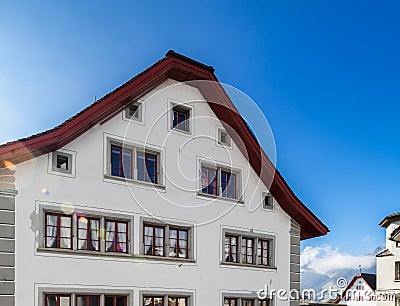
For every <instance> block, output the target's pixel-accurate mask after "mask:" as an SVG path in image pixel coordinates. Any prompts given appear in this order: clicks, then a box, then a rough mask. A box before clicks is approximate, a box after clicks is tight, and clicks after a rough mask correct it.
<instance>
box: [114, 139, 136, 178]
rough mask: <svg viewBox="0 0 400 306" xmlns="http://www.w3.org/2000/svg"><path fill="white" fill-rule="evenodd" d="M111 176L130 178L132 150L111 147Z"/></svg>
mask: <svg viewBox="0 0 400 306" xmlns="http://www.w3.org/2000/svg"><path fill="white" fill-rule="evenodd" d="M111 175H113V176H119V177H126V178H130V179H131V178H133V177H132V150H131V149H126V148H122V146H117V145H111Z"/></svg>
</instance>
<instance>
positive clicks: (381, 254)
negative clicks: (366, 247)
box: [376, 249, 394, 257]
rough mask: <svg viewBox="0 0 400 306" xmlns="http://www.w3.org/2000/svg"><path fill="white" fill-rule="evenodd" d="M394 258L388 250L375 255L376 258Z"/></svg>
mask: <svg viewBox="0 0 400 306" xmlns="http://www.w3.org/2000/svg"><path fill="white" fill-rule="evenodd" d="M385 256H394V255H393V253H392V252H390V250H389V249H386V250H383V251H382V252H380V253H378V254H376V257H385Z"/></svg>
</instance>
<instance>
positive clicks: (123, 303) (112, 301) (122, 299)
mask: <svg viewBox="0 0 400 306" xmlns="http://www.w3.org/2000/svg"><path fill="white" fill-rule="evenodd" d="M105 306H127V297H126V296H122V295H106V296H105Z"/></svg>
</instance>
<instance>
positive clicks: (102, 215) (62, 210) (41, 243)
mask: <svg viewBox="0 0 400 306" xmlns="http://www.w3.org/2000/svg"><path fill="white" fill-rule="evenodd" d="M37 213H38V214H39V224H40V226H39V239H38V241H37V248H36V249H37V251H48V252H56V253H69V254H75V255H94V256H96V255H103V256H132V255H133V254H134V217H133V216H132V215H127V214H120V213H115V212H108V211H96V210H91V209H87V208H80V207H77V206H73V207H72V206H71V207H63V204H62V203H60V204H58V205H54V204H53V203H52V204H50V203H47V202H40V203H38V204H37ZM46 213H56V214H63V215H70V216H72V249H61V248H48V247H46V244H45V231H46V228H45V226H46V222H45V218H46ZM80 216H86V217H92V218H98V219H100V226H99V228H100V229H102V228H105V220H106V219H107V220H115V221H123V222H127V224H128V237H127V248H128V252H127V253H120V252H106V250H105V248H106V242H105V239H102V238H101V237H100V239H99V243H100V251H90V250H80V249H78V217H80ZM99 234H100V235H101V233H99Z"/></svg>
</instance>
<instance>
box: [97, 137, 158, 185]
mask: <svg viewBox="0 0 400 306" xmlns="http://www.w3.org/2000/svg"><path fill="white" fill-rule="evenodd" d="M112 145H116V146H120V147H122V148H123V149H124V148H125V149H129V150H132V169H131V173H132V178H126V177H121V176H115V175H111V146H112ZM104 147H105V150H104V177H105V178H106V179H111V180H113V181H120V182H123V183H126V182H128V183H139V184H142V185H148V186H154V187H157V188H162V189H164V188H165V185H164V182H165V177H164V171H163V165H164V164H165V162H164V158H165V154H164V153H163V150H162V148H160V147H156V146H154V145H152V144H146V145H144V144H142V143H138V142H134V141H130V140H128V139H122V138H121V137H116V136H109V135H105V145H104ZM137 152H145V153H151V154H154V155H156V156H157V183H156V184H153V183H152V182H146V181H142V180H138V178H137Z"/></svg>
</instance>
